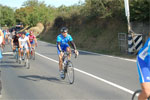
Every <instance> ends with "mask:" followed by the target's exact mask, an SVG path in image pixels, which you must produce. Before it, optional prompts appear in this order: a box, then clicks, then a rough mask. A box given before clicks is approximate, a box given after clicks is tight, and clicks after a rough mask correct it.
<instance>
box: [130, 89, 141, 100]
mask: <svg viewBox="0 0 150 100" xmlns="http://www.w3.org/2000/svg"><path fill="white" fill-rule="evenodd" d="M141 91H142V90H136V91H135V92H134V94H133V95H132V100H138V96H139V94H140V93H141Z"/></svg>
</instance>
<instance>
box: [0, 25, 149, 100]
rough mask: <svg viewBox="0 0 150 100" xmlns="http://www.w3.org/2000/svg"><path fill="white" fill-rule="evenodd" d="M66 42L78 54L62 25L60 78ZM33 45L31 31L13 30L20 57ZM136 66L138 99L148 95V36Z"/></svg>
mask: <svg viewBox="0 0 150 100" xmlns="http://www.w3.org/2000/svg"><path fill="white" fill-rule="evenodd" d="M3 39H4V35H3V34H2V31H0V44H2V42H3ZM68 43H70V44H71V45H72V47H73V49H74V53H75V54H76V55H78V54H79V52H78V51H77V48H76V45H75V43H74V42H73V38H72V37H71V35H70V34H68V28H66V27H62V28H61V33H60V34H59V35H58V36H57V53H58V57H59V71H60V77H61V78H63V77H64V72H63V69H62V66H63V65H62V63H63V60H62V57H63V54H64V53H63V51H67V52H69V56H68V59H70V58H71V48H70V46H69V44H68ZM35 46H37V40H36V37H35V36H34V35H33V31H30V33H26V32H22V34H21V36H19V34H18V33H16V32H15V35H14V36H13V37H12V48H13V51H15V49H16V47H17V48H19V56H20V57H21V54H22V52H23V48H25V49H26V52H27V56H28V57H29V48H31V47H33V48H35ZM20 59H21V58H20ZM137 68H138V73H139V78H140V83H141V87H142V92H141V94H140V95H139V97H138V99H139V100H146V98H147V97H149V96H150V38H148V40H147V42H146V43H145V45H144V46H143V48H142V49H141V50H140V51H139V53H138V55H137Z"/></svg>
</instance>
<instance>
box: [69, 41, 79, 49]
mask: <svg viewBox="0 0 150 100" xmlns="http://www.w3.org/2000/svg"><path fill="white" fill-rule="evenodd" d="M70 43H71V45H72V47H73V49H74V50H76V49H77V48H76V45H75V43H74V42H73V41H70Z"/></svg>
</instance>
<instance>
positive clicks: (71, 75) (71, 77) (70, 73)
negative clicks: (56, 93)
mask: <svg viewBox="0 0 150 100" xmlns="http://www.w3.org/2000/svg"><path fill="white" fill-rule="evenodd" d="M67 66H68V68H67V76H68V80H69V83H70V84H73V83H74V67H73V64H72V62H71V61H68V64H67Z"/></svg>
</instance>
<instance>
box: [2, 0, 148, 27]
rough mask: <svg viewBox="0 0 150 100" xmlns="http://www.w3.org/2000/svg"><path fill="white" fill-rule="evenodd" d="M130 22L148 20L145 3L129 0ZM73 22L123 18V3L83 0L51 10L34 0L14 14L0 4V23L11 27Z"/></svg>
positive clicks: (109, 0) (50, 7) (118, 1)
mask: <svg viewBox="0 0 150 100" xmlns="http://www.w3.org/2000/svg"><path fill="white" fill-rule="evenodd" d="M129 1H130V15H131V16H130V17H131V21H148V20H149V18H150V16H149V15H150V8H149V6H150V1H149V0H129ZM60 17H61V18H62V20H64V19H73V20H74V19H75V18H76V19H77V17H78V18H83V19H84V18H85V19H86V18H88V19H90V20H94V19H95V18H100V19H101V18H103V19H104V18H111V17H114V18H122V19H125V8H124V0H85V2H84V3H81V2H79V4H75V5H72V6H64V5H62V6H60V7H58V8H55V7H53V6H51V5H48V6H47V5H46V4H45V3H44V2H39V1H38V0H27V1H25V2H24V3H23V7H22V8H19V9H16V10H15V11H14V10H13V9H12V8H10V7H6V6H2V5H0V24H1V25H5V24H6V25H8V26H10V25H13V24H15V22H16V23H20V22H21V23H23V24H24V25H30V26H34V25H36V24H37V23H38V22H41V23H43V24H47V23H49V22H54V21H56V20H55V19H57V18H60Z"/></svg>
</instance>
